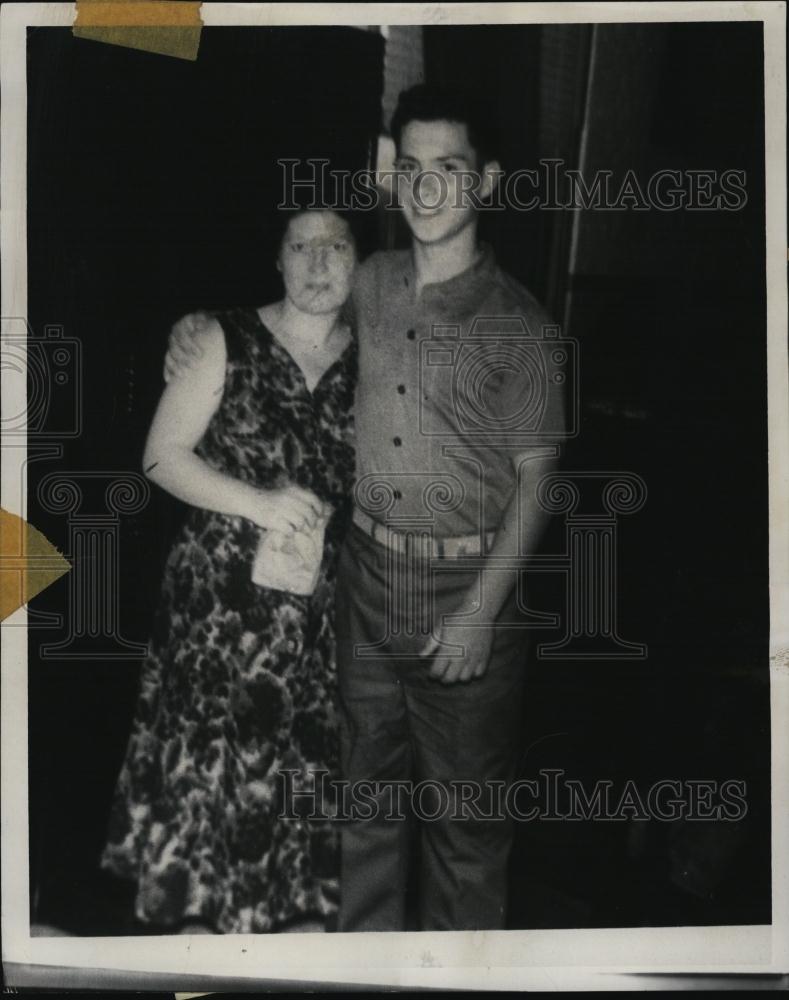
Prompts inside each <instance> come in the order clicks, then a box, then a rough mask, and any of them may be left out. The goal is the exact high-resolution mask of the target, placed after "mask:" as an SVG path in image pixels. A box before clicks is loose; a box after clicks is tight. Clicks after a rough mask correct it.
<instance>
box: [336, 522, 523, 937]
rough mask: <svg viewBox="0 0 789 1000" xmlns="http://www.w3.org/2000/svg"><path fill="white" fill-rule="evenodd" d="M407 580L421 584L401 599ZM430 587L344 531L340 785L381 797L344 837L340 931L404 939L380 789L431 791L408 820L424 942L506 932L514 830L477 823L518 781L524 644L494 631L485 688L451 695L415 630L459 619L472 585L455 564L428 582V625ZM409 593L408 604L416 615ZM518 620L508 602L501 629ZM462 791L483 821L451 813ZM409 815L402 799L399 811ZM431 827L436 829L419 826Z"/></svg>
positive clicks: (389, 798)
mask: <svg viewBox="0 0 789 1000" xmlns="http://www.w3.org/2000/svg"><path fill="white" fill-rule="evenodd" d="M434 565H436V564H435V563H434ZM409 580H410V581H411V582H412V583H413V582H414V581H415V580H416V581H417V582H416V584H414V586H411V587H410V588H409V586H408V581H409ZM419 580H421V581H422V587H421V588H420V585H419ZM424 580H425V576H424V574H420V572H419V566H418V565H417V566H416V567H415V565H414V563H413V561H410V560H409V559H408V558H407V557H406V556H405V555H400V554H398V553H394V552H392V551H390V550H389V549H387V548H385V547H383V546H381V545H379V544H377V543H376V542H374V541H373V540H372V539H371V538H369V537H368V536H367V535H366V534H365V533H364V532H363V531H361V530H360V529H359V528H357V527H356V526H355V525H354V526H352V527H351V529H350V532H349V535H348V538H347V540H346V544H345V547H344V549H343V553H342V556H341V561H340V568H339V575H338V585H337V640H338V649H337V658H338V672H339V689H340V705H341V710H342V767H343V778H344V779H346V780H347V781H349V782H351V783H355V782H381V783H382V790H381V793H380V795H379V796H378V797H377V805H378V807H379V813H378V815H377V816H376V817H375V818H374V819H369V820H367V819H357V820H351V821H348V822H346V823H344V824H343V829H342V877H341V903H340V920H339V929H340V930H341V931H374V930H381V931H383V930H404V929H405V898H406V886H407V882H408V867H407V866H408V856H409V844H410V830H409V826H408V824H407V823H405V822H404V821H403V820H402V819H399V818H390V819H389V820H387V819H386V815H385V814H386V812H387V811H389V810H390V809H391V806H392V802H393V789H392V786H391V785H389V786H388V787H387V786H386V784H385V783H387V782H398V781H400V782H413V783H414V785H416V786H417V787H419V786H418V783H419V782H425V783H426V784H425V785H423V786H421V787H422V794H421V797H420V799H419V800H418V803H417V805H418V808H417V810H416V812H417V814H418V815H419V816H420V825H421V832H420V837H421V850H420V855H421V861H420V864H421V867H420V871H419V873H418V883H419V915H420V923H421V929H422V930H469V929H498V928H502V927H504V926H505V918H506V912H505V911H506V900H507V868H508V859H509V853H510V849H511V845H512V839H513V823H512V820H511V819H510V818H509V817H507V816H506V809H505V808H498V809H496V811H497V813H498V815H496V817H495V818H494V819H487V818H485V817H486V815H489V813H490V810H491V807H493V808H496V796H498V798H499V800H500V802H501V803H504V802H505V795H504V793H503V792H502V791H497V787H498V789H504V790H506V786H508V785H509V783H510V782H511V781H512V780H513V778H514V776H515V771H516V767H517V760H518V751H519V748H520V745H521V733H522V719H523V692H524V671H525V658H526V633H525V632H524V631H523V630H520V629H512V628H504V627H503V626H498V627H496V628H495V630H494V631H495V635H494V640H493V650H492V654H491V658H490V661H489V666H488V670H487V673H486V674H485V675H484V677H482V678H479V679H475V680H472V681H469V682H468V683H462V682H458V683H455V684H452V685H443V684H441V683H440V682H439V681H436V680H433V679H431V678H430V677H429V676H428V668H429V665H430V661H429V660H426V659H424V658H420V657H419V655H418V653H419V651H420V649H421V648H422V647H423V646H424V645H425V642H426V638H427V637H426V636H425V634H424V633H423V631H422V629H421V628H420V627H418V625H419V619H420V617H422V616H424V615H430V614H432V616H433V619H434V620H436V621H440V620H441V616H442V615H443V614H448V613H451V612H454V611H455V610H456V609H457V607H458V605H459V603H460V600H461V595H463V594H464V593H465V592H468V591H469V589H471V588H473V587H474V586H475V585H476V581H477V580H478V574H477V573H476V571H474V570H472V571H469V570H468V569H466V570H462V571H459V570H458V569H455V570H454V571H452V561H451V560H446V561H445V562H442V563H441V569H440V571H439V572H437V573H435V575H434V583H433V588H434V595H435V596H434V599H433V600H434V603H433V611H432V612H431V611H430V608H429V604H430V602H429V598H428V592H429V589H430V588H425V587H424ZM404 581H405V587H404ZM472 592H473V591H472ZM404 593H410V597H411V599H410V601H409V600H407V599H404V597H403V595H404ZM395 595H400V596H399V597H398V596H395ZM514 608H515V597H514V594H513V596H512V598H511V600H510V601H509V602H508V603H507V605H506V607H505V609H504V610H503V611H502V613H501V615H500V616H499V620H500V621H508V622H511V621H512V620H513V616H514ZM424 620H427V619H424ZM415 626H417V627H415ZM409 633H410V634H409ZM376 643H380V644H381V645H380V646H379V647H378V648H375V649H374V650H372V655H370V652H368V653H367V654H366V655H364V654H363V651H361V650H359V648H358V647H359V646H360V645H361V646H364V645H367V646H371V645H375V644H376ZM459 782H462V783H463V784H464V786H466V787H467V788H469V787H472V788H473V787H474V786H473V785H472V784H471V783H476V784H477V786H478V787H479V788H480V790H481V794H480V797H479V799H478V801H477V809H476V810H474V809H471V810H468V809H467V810H466V811H467V812H470V815H468V816H465V817H463V816H460V817H458V816H457V813H456V810H458V804H457V797H456V795H455V793H456V791H457V788H458V783H459ZM438 783H440V784H441V785H442V786H444V787H446V788H447V794H446V795H445V796H444V795H439V794H438V793H437V792H436V785H437V784H438ZM496 783H497V784H496ZM453 788H454V791H453V790H452V789H453ZM466 794H468V793H466ZM453 796H455V797H454V798H453ZM408 802H409V799H408V797H407V796H405V797H404V800H403V805H404V808H406V809H407V807H408ZM394 804H395V806H397V798H396V797H395V798H394ZM460 808H462V807H460ZM453 812H454V813H455V814H456V818H454V819H453V818H452V816H453ZM433 814H436V818H435V819H431V820H427V819H425V818H424V817H426V816H429V815H430V816H432V815H433ZM395 815H397V810H395Z"/></svg>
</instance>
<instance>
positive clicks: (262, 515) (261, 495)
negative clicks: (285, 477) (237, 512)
mask: <svg viewBox="0 0 789 1000" xmlns="http://www.w3.org/2000/svg"><path fill="white" fill-rule="evenodd" d="M322 514H323V504H322V503H321V501H320V500H319V499H318V498H317V497H316V496H315V494H314V493H311V492H310V491H309V490H303V489H302V488H301V487H300V486H292V485H291V486H284V487H282V488H281V489H273V490H257V489H255V490H252V495H251V497H250V502H249V510H248V512H247V515H246V516H247V517H248V518H249V519H250V521H254V523H255V524H257V525H258V527H260V528H268V529H270V530H271V531H278V532H280V533H281V534H283V535H291V534H293V532H294V531H304V530H306V529H307V528H310V529H312V528H314V527H315V525H316V523H317V520H318V518H319V517H321V516H322Z"/></svg>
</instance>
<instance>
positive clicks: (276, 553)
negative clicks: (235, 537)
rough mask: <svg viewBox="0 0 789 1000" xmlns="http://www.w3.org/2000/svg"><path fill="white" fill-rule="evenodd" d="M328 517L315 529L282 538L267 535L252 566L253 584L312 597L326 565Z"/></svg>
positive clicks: (270, 533) (318, 521)
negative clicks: (322, 566)
mask: <svg viewBox="0 0 789 1000" xmlns="http://www.w3.org/2000/svg"><path fill="white" fill-rule="evenodd" d="M327 523H328V518H327V517H325V516H324V517H320V518H319V519H318V520H317V522H316V524H315V527H314V528H307V529H306V530H304V531H296V532H294V533H293V534H292V535H283V534H282V533H281V532H279V531H270V530H268V531H264V532H263V535H262V537H261V539H260V542H259V544H258V550H257V553H256V555H255V561H254V563H253V564H252V582H253V583H256V584H257V585H258V586H259V587H270V588H271V589H272V590H285V591H288V592H289V593H291V594H301V595H302V596H309V595H310V594H312V593H313V591H314V590H315V585H316V583H317V582H318V574H319V573H320V568H321V562H322V561H323V536H324V533H325V531H326V524H327Z"/></svg>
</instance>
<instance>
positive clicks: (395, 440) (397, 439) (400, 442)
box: [392, 437, 403, 448]
mask: <svg viewBox="0 0 789 1000" xmlns="http://www.w3.org/2000/svg"><path fill="white" fill-rule="evenodd" d="M392 440H393V441H394V446H395V448H399V447H400V445H401V444H402V443H403V442H402V440H401V439H400V438H399V437H396V438H392Z"/></svg>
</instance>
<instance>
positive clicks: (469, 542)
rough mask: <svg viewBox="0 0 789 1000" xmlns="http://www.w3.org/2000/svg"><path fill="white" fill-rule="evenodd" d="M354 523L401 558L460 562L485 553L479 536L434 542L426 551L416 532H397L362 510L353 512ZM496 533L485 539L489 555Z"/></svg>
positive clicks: (433, 539) (441, 539) (432, 541)
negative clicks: (429, 558)
mask: <svg viewBox="0 0 789 1000" xmlns="http://www.w3.org/2000/svg"><path fill="white" fill-rule="evenodd" d="M352 520H353V523H354V524H355V525H356V527H357V528H361V530H362V531H363V532H364V533H365V535H369V536H370V538H372V540H373V541H374V542H377V543H378V545H384V546H385V547H386V548H388V549H392V550H393V551H395V552H399V553H400V554H401V555H407V554H409V553H411V554H414V555H417V554H418V555H421V556H423V557H428V556H432V558H434V559H459V558H461V557H462V556H479V555H483V554H484V553H483V552H482V551H481V549H480V544H479V535H456V536H455V537H453V538H431V539H430V548H429V549H428V551H425V549H424V545H425V542H426V541H427V539H425V538H423V537H417V536H416V535H415V534H414V533H413V532H405V531H395V530H393V529H392V528H390V527H389V526H388V525H386V524H381V522H380V521H376V520H374V519H373V518H372V517H369V516H368V515H367V514H365V513H364V511H361V510H359V508H358V507H354V509H353V517H352ZM494 537H495V535H494V532H492V531H491V532H488V534H487V535H485V546H486V551H489V550H490V547H491V545H492V544H493V539H494Z"/></svg>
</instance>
